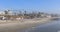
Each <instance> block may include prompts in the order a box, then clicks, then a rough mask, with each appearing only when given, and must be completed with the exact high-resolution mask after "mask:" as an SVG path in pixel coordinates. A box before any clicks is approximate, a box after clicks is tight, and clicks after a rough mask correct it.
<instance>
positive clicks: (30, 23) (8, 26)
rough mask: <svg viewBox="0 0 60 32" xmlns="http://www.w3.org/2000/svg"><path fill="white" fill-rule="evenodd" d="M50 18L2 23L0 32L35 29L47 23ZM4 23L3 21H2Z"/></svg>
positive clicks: (19, 31) (0, 23)
mask: <svg viewBox="0 0 60 32" xmlns="http://www.w3.org/2000/svg"><path fill="white" fill-rule="evenodd" d="M49 20H50V18H42V19H28V20H27V19H25V20H23V21H22V22H21V21H15V22H14V21H10V20H7V21H8V22H6V21H5V20H3V21H5V22H0V32H22V31H23V30H25V29H28V28H33V27H35V26H37V25H39V24H43V23H47V22H48V21H49ZM0 21H2V20H0Z"/></svg>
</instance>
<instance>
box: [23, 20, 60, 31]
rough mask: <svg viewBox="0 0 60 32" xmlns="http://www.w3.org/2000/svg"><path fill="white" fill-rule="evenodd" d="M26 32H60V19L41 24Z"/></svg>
mask: <svg viewBox="0 0 60 32" xmlns="http://www.w3.org/2000/svg"><path fill="white" fill-rule="evenodd" d="M24 32H60V20H56V21H52V22H50V23H46V24H44V25H39V26H37V27H34V28H32V29H27V30H26V31H24Z"/></svg>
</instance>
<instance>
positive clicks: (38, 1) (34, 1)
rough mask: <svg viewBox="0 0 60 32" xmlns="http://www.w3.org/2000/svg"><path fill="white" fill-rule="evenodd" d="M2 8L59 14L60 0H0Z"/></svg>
mask: <svg viewBox="0 0 60 32" xmlns="http://www.w3.org/2000/svg"><path fill="white" fill-rule="evenodd" d="M4 9H16V10H18V9H25V10H27V11H29V12H30V11H41V12H47V13H59V14H60V0H0V11H2V10H4Z"/></svg>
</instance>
